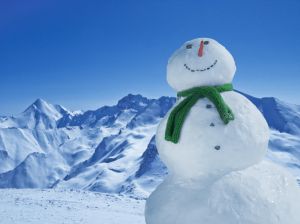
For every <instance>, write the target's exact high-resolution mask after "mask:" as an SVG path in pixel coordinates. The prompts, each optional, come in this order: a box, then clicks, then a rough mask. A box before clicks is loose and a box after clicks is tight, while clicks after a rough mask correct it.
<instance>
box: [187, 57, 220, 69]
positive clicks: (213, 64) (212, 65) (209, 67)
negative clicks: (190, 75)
mask: <svg viewBox="0 0 300 224" xmlns="http://www.w3.org/2000/svg"><path fill="white" fill-rule="evenodd" d="M217 62H218V60H217V59H216V60H215V61H214V63H212V64H211V65H210V66H208V67H206V68H202V69H191V68H190V67H189V66H188V65H187V64H184V67H185V69H186V70H189V71H190V72H204V71H207V70H209V69H211V68H213V67H214V66H215V65H216V64H217Z"/></svg>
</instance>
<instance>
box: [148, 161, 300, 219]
mask: <svg viewBox="0 0 300 224" xmlns="http://www.w3.org/2000/svg"><path fill="white" fill-rule="evenodd" d="M177 181H178V180H174V179H173V177H172V176H170V177H168V178H167V179H166V180H165V181H164V182H163V183H162V184H161V185H160V186H159V187H158V188H157V189H156V190H155V191H154V192H153V193H152V194H151V195H150V197H149V199H148V200H147V203H146V210H145V218H146V223H147V224H200V223H205V224H299V223H300V202H299V201H300V189H299V187H298V186H297V184H296V181H295V179H294V178H293V177H292V176H290V174H288V173H287V172H286V171H284V170H283V169H282V168H280V167H278V166H277V165H275V164H273V163H270V162H266V161H264V162H261V163H259V164H257V165H255V166H252V167H250V168H248V169H245V170H243V171H237V172H232V173H231V174H228V175H226V176H224V177H223V178H221V179H219V180H218V181H216V182H215V183H213V184H212V185H210V186H208V187H205V188H201V186H200V183H197V186H195V184H194V185H193V184H189V185H187V184H185V186H182V185H180V184H178V183H177ZM198 186H199V187H198Z"/></svg>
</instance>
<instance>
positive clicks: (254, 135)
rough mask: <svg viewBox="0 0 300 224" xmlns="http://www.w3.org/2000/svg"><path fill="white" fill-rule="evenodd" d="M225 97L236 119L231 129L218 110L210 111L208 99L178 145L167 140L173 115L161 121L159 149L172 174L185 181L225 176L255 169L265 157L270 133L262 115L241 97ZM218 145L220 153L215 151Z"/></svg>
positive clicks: (188, 122)
mask: <svg viewBox="0 0 300 224" xmlns="http://www.w3.org/2000/svg"><path fill="white" fill-rule="evenodd" d="M222 96H223V99H224V101H225V102H226V103H227V104H228V106H229V107H230V108H231V110H232V111H233V113H234V115H235V119H234V120H233V121H231V122H229V123H228V124H227V125H225V124H224V123H223V121H222V120H221V119H220V117H219V114H218V112H217V109H216V108H215V107H214V106H212V108H209V109H208V108H207V107H206V105H208V104H212V103H211V102H210V101H209V100H208V99H200V100H198V102H197V103H196V104H195V105H194V106H193V107H192V108H191V110H190V112H189V114H188V116H187V117H186V119H185V122H184V124H183V127H182V130H181V135H180V139H179V143H178V144H174V143H173V142H170V141H166V140H165V129H166V124H167V120H168V115H169V114H168V115H167V116H166V117H165V118H164V119H163V120H162V121H161V123H160V125H159V127H158V131H157V134H156V140H157V141H156V143H157V148H158V152H159V154H160V157H161V159H162V161H163V162H164V163H165V164H166V166H167V167H168V169H169V171H170V172H171V173H172V174H174V175H178V176H180V177H182V178H201V177H203V176H218V175H224V174H226V173H228V172H231V171H233V170H239V169H244V168H247V167H248V166H251V165H254V164H255V163H257V162H259V161H260V160H261V159H262V158H263V157H264V156H265V154H266V151H267V147H268V140H269V129H268V126H267V123H266V121H265V120H264V118H263V116H262V115H261V113H260V112H259V111H258V110H257V108H256V107H255V106H254V105H253V104H252V103H251V102H250V101H249V100H248V99H246V98H245V97H244V96H242V95H240V94H239V93H236V92H225V93H222ZM179 102H180V101H179ZM179 102H178V103H179ZM175 106H176V105H174V107H175ZM170 111H171V110H170ZM212 122H213V123H214V124H215V126H214V127H211V126H210V123H212ZM217 145H218V146H220V150H215V146H217ZM254 149H255V150H254Z"/></svg>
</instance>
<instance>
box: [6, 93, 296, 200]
mask: <svg viewBox="0 0 300 224" xmlns="http://www.w3.org/2000/svg"><path fill="white" fill-rule="evenodd" d="M244 95H245V96H246V97H247V98H248V99H249V100H251V101H252V102H253V103H254V104H255V105H256V106H257V107H258V109H259V110H260V111H261V112H262V113H263V115H264V116H265V118H266V120H267V122H268V124H269V127H270V129H271V133H272V136H271V140H270V144H269V148H270V150H269V153H268V156H267V158H266V159H271V160H273V161H274V162H276V163H279V164H281V165H283V166H285V167H287V168H288V169H289V170H290V171H291V172H292V173H293V174H294V175H295V176H296V177H297V178H298V179H300V106H298V105H292V104H288V103H285V102H282V101H280V100H278V99H276V98H272V97H270V98H261V99H260V98H255V97H252V96H249V95H247V94H244ZM174 103H175V98H173V97H161V98H159V99H148V98H146V97H143V96H141V95H132V94H129V95H128V96H125V97H124V98H122V99H121V100H119V101H118V103H117V104H116V105H114V106H103V107H100V108H99V109H97V110H89V111H86V112H76V113H74V112H72V111H69V110H67V109H66V108H64V107H62V106H60V105H52V104H50V103H48V102H46V101H44V100H42V99H38V100H36V101H35V102H34V103H33V104H32V105H30V106H29V107H28V108H27V109H26V110H25V111H24V112H23V113H21V114H19V115H17V116H11V117H8V116H2V117H0V188H54V187H56V188H74V189H85V190H92V191H100V192H111V193H126V194H132V195H135V196H140V197H145V196H147V195H148V194H149V193H150V192H151V191H152V190H153V189H154V188H155V187H156V186H157V185H158V184H159V183H160V182H161V181H162V180H163V178H164V177H165V175H166V174H167V168H166V167H165V166H164V164H163V163H162V162H161V161H160V159H159V157H158V153H157V149H156V146H155V140H154V138H155V136H154V134H155V130H156V127H157V125H158V123H159V121H160V119H161V118H162V117H163V116H164V115H165V114H166V113H167V111H168V110H169V109H170V108H171V107H172V105H173V104H174Z"/></svg>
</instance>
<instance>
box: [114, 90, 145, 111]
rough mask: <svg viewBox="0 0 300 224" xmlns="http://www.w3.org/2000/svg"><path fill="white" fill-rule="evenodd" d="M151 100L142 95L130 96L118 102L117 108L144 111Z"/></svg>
mask: <svg viewBox="0 0 300 224" xmlns="http://www.w3.org/2000/svg"><path fill="white" fill-rule="evenodd" d="M150 101H151V100H150V99H148V98H147V97H144V96H142V95H140V94H136V95H134V94H131V93H130V94H128V95H127V96H125V97H123V98H122V99H120V100H119V101H118V104H117V106H118V107H120V108H122V109H128V108H133V109H137V110H139V109H142V108H144V107H146V106H148V104H149V102H150Z"/></svg>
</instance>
